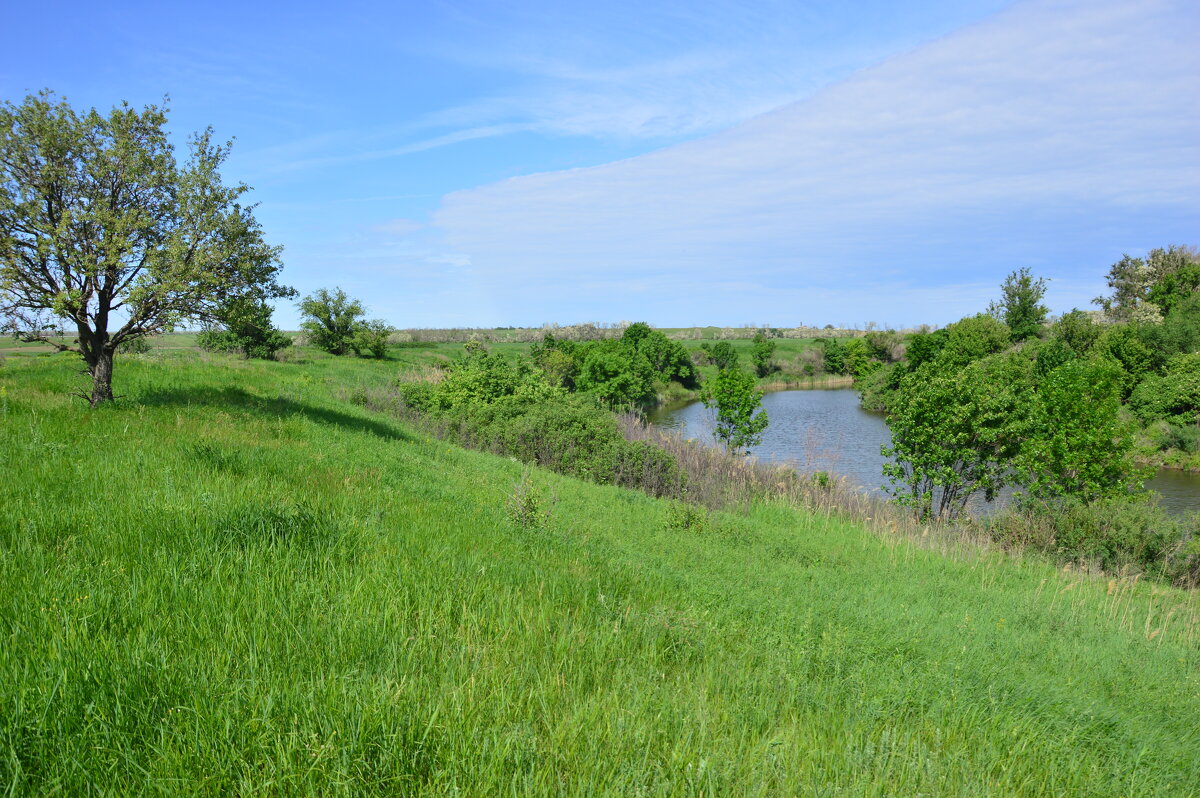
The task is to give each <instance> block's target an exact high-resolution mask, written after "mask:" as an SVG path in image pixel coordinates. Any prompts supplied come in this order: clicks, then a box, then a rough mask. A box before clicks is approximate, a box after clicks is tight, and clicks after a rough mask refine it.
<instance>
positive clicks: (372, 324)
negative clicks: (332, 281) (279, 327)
mask: <svg viewBox="0 0 1200 798" xmlns="http://www.w3.org/2000/svg"><path fill="white" fill-rule="evenodd" d="M300 315H301V316H302V317H303V318H304V321H303V322H302V323H301V324H300V329H302V330H304V332H305V333H306V334H307V335H308V339H309V341H310V342H311V343H312V345H313V346H315V347H317V348H318V349H323V350H324V351H326V352H328V353H329V354H331V355H346V354H349V353H351V352H353V353H354V354H356V355H358V356H359V357H374V358H382V357H383V356H384V355H386V354H387V341H388V336H390V335H391V334H392V333H393V332H395V330H394V329H393V328H392V326H391V325H390V324H388V323H387V322H386V321H383V320H382V319H372V320H371V321H367V320H366V311H365V310H364V309H363V305H362V303H361V302H359V301H358V300H357V299H351V298H350V297H349V296H347V295H346V292H345V291H343V290H342V289H340V288H336V289H334V291H333V293H330V292H329V291H326V290H325V289H324V288H320V289H318V290H317V291H315V292H313V293H312V294H311V295H309V296H306V297H305V298H304V299H302V300H301V301H300Z"/></svg>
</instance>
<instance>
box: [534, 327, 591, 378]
mask: <svg viewBox="0 0 1200 798" xmlns="http://www.w3.org/2000/svg"><path fill="white" fill-rule="evenodd" d="M576 347H577V344H576V343H575V342H574V341H567V340H561V341H560V340H558V339H556V338H555V337H554V335H552V334H551V333H546V335H545V336H544V337H543V338H542V342H541V343H540V344H534V345H533V346H531V347H529V356H530V358H531V359H532V361H533V362H534V363H535V364H536V365H537V367H538V368H540V369H541V370H542V372H543V373H544V374H545V375H546V380H547V381H548V382H549V383H550V384H551V385H553V386H556V387H560V388H566V389H567V390H574V388H575V378H576V377H577V376H578V375H579V361H578V360H577V358H576V356H575V355H576Z"/></svg>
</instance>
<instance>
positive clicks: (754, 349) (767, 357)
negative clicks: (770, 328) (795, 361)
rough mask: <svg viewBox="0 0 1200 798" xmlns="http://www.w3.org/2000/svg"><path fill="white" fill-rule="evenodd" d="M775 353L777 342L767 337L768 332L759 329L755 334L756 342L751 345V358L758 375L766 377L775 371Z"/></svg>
mask: <svg viewBox="0 0 1200 798" xmlns="http://www.w3.org/2000/svg"><path fill="white" fill-rule="evenodd" d="M774 355H775V342H774V341H772V340H770V339H769V338H767V336H766V334H765V333H764V332H763V331H762V330H759V331H758V332H756V333H755V334H754V343H753V344H751V346H750V360H751V361H752V362H753V363H754V370H755V372H757V373H758V376H760V377H765V376H767V375H768V374H770V373H771V372H772V371H775V367H774V365H773V364H772V363H771V358H772V357H773V356H774Z"/></svg>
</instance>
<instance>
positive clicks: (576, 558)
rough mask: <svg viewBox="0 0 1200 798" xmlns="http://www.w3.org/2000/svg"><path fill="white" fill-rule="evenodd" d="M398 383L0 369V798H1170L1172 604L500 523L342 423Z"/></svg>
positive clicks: (1177, 767) (758, 525)
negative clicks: (92, 389)
mask: <svg viewBox="0 0 1200 798" xmlns="http://www.w3.org/2000/svg"><path fill="white" fill-rule="evenodd" d="M403 351H405V350H401V352H403ZM396 357H397V359H395V360H392V361H389V362H383V363H377V362H370V361H362V360H355V359H350V358H340V359H339V358H331V357H328V356H324V355H319V354H313V353H311V352H308V351H307V350H296V351H295V352H293V353H292V355H291V358H292V362H285V363H261V362H254V361H242V360H237V359H232V358H212V357H209V356H202V355H197V354H189V353H171V352H166V353H158V354H151V355H148V356H143V357H130V358H126V359H123V360H121V361H119V362H118V365H117V372H116V392H117V393H118V394H119V395H121V396H123V397H124V398H123V399H121V400H120V401H118V402H117V403H116V404H115V405H114V406H112V407H106V408H102V409H100V410H98V411H89V410H88V409H86V407H85V406H84V405H83V403H81V402H78V401H76V400H72V399H70V398H69V394H70V392H72V391H74V390H77V389H78V388H79V387H80V381H81V380H82V377H81V376H80V375H79V374H78V363H77V362H76V361H75V360H73V359H71V358H70V357H63V356H53V357H10V358H8V359H6V360H5V362H4V364H3V365H2V366H0V390H2V391H3V394H2V396H3V398H2V399H0V402H2V403H3V406H2V407H0V473H2V474H3V478H2V479H0V584H2V585H3V586H4V590H3V591H2V592H0V634H2V635H3V641H4V642H3V645H0V785H3V787H4V788H6V789H7V790H9V791H11V792H13V793H15V794H21V793H29V794H47V793H55V792H57V793H61V794H68V795H77V794H88V793H111V794H131V793H150V792H155V793H167V794H191V793H202V794H222V795H226V794H243V795H245V794H287V795H294V794H319V795H331V794H349V793H380V794H406V793H418V792H421V793H430V794H452V793H458V794H464V795H491V794H514V793H515V794H563V795H598V794H613V795H637V794H644V795H676V794H680V795H701V794H703V795H743V794H747V795H810V794H813V795H917V794H926V795H955V794H979V795H985V794H990V795H1022V794H1023V795H1189V794H1196V793H1197V790H1198V785H1200V757H1197V756H1196V752H1197V751H1200V724H1197V722H1196V718H1197V717H1200V639H1198V636H1200V630H1198V629H1197V608H1198V605H1197V601H1196V599H1195V597H1194V595H1192V594H1187V593H1183V592H1180V591H1176V590H1171V589H1167V588H1164V587H1162V586H1161V585H1158V586H1151V585H1147V584H1143V583H1140V582H1137V581H1136V580H1133V579H1124V580H1105V579H1095V578H1087V577H1082V576H1079V575H1076V574H1073V573H1070V572H1060V571H1056V570H1054V569H1052V568H1050V567H1049V566H1047V565H1045V564H1043V563H1040V562H1039V561H1036V560H1022V559H1014V558H1010V557H1008V556H1005V555H1002V554H987V553H978V552H976V553H971V552H966V551H964V552H954V551H951V552H949V553H948V554H942V553H939V552H937V551H932V550H927V549H923V548H921V547H919V546H915V545H912V544H911V543H909V542H907V541H905V540H903V539H900V538H897V537H889V536H888V535H886V534H880V533H878V532H875V533H873V532H869V531H867V530H865V529H863V528H862V527H860V526H857V525H855V524H853V523H850V522H847V521H843V520H839V519H838V518H837V517H836V516H835V515H832V514H805V513H802V512H800V511H797V510H795V509H793V508H791V507H787V506H784V505H782V504H778V503H765V504H760V505H757V506H755V507H753V508H751V509H750V510H749V512H748V513H747V514H744V515H741V514H727V513H709V512H702V513H701V514H700V515H698V516H696V517H694V518H693V519H692V520H690V521H688V522H687V523H686V524H681V523H680V522H679V520H678V513H677V512H673V511H672V508H671V505H669V504H667V503H664V502H659V501H655V500H652V499H649V498H647V497H645V496H643V495H641V494H638V493H635V492H631V491H625V490H619V489H614V488H605V487H599V486H595V485H590V484H585V483H582V482H578V481H574V480H570V479H566V478H562V477H558V476H555V475H552V474H548V473H545V472H540V471H537V470H534V471H532V472H531V474H530V480H531V483H532V488H533V490H534V495H541V496H543V497H549V496H550V495H551V494H553V495H554V497H555V499H556V501H555V502H554V503H553V505H552V508H551V509H550V512H549V519H548V520H547V521H546V522H545V523H544V524H541V525H540V528H534V527H531V528H525V527H523V526H521V525H520V524H518V523H514V521H513V520H512V513H511V511H510V507H511V505H512V501H511V500H512V497H513V494H514V490H515V489H516V486H517V485H518V483H519V482H520V481H521V479H522V470H523V467H522V466H521V465H520V464H518V463H515V462H512V461H509V460H506V459H502V458H496V457H492V456H488V455H485V454H480V453H473V452H467V451H463V450H460V449H457V448H455V447H453V446H450V445H447V444H445V443H442V442H440V441H436V440H431V439H429V438H427V437H425V436H423V435H421V434H420V433H418V432H415V431H413V430H411V429H408V428H406V427H404V426H403V425H402V424H401V423H399V422H397V421H396V420H395V419H391V418H388V417H386V416H383V415H379V414H373V413H371V412H369V411H366V410H364V409H362V408H361V407H358V406H356V405H355V404H353V403H352V402H351V401H349V400H348V399H345V398H342V397H347V396H349V395H350V394H352V393H353V391H354V389H355V388H356V387H357V386H362V387H364V388H366V389H370V388H375V387H380V386H383V385H386V384H387V383H388V382H389V381H391V380H392V379H393V378H394V377H395V374H396V373H397V371H399V370H400V369H402V368H407V367H409V366H410V365H412V364H416V363H419V362H420V361H419V359H417V355H416V354H413V355H412V358H414V359H413V360H412V361H411V362H410V361H404V360H401V359H400V358H401V357H402V355H401V354H399V353H397V355H396ZM403 357H408V356H407V355H403Z"/></svg>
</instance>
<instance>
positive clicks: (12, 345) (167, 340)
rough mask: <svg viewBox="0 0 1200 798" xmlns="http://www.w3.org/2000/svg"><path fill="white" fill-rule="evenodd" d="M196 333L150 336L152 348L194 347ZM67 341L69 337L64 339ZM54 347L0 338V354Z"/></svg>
mask: <svg viewBox="0 0 1200 798" xmlns="http://www.w3.org/2000/svg"><path fill="white" fill-rule="evenodd" d="M196 335H197V333H194V332H179V333H167V334H165V335H156V336H153V337H152V338H150V339H149V340H150V346H151V347H152V348H153V349H195V348H196ZM66 340H67V341H68V342H69V341H70V339H66ZM53 351H54V347H52V346H49V345H48V344H27V343H24V342H23V341H17V340H14V339H13V338H11V337H3V338H0V355H4V354H9V355H12V354H35V353H39V352H53Z"/></svg>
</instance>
